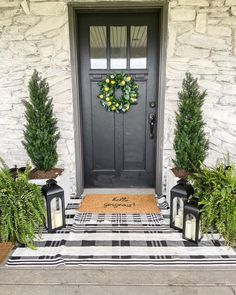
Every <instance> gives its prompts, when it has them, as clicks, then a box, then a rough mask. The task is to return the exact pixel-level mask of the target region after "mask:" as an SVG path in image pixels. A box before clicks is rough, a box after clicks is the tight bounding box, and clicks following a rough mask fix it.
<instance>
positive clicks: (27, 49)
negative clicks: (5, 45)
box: [9, 41, 38, 56]
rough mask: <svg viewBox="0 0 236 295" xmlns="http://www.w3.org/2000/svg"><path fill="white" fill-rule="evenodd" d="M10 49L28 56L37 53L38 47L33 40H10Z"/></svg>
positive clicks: (17, 53)
mask: <svg viewBox="0 0 236 295" xmlns="http://www.w3.org/2000/svg"><path fill="white" fill-rule="evenodd" d="M9 49H10V50H11V51H12V52H13V53H14V54H16V55H20V56H27V55H32V54H33V55H34V54H37V52H38V49H37V47H36V45H35V44H34V43H33V42H30V41H28V42H26V41H18V42H13V41H11V42H9Z"/></svg>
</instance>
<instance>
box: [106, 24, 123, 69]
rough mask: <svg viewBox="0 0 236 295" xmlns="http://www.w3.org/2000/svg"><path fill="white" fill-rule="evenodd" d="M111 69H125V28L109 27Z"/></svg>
mask: <svg viewBox="0 0 236 295" xmlns="http://www.w3.org/2000/svg"><path fill="white" fill-rule="evenodd" d="M110 47H111V65H110V66H111V69H126V68H127V27H126V26H122V27H119V26H111V27H110Z"/></svg>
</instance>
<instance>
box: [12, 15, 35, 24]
mask: <svg viewBox="0 0 236 295" xmlns="http://www.w3.org/2000/svg"><path fill="white" fill-rule="evenodd" d="M39 21H40V17H39V16H35V15H22V14H21V15H17V16H15V17H14V24H16V25H21V24H23V25H27V26H34V25H35V24H37V23H38V22H39Z"/></svg>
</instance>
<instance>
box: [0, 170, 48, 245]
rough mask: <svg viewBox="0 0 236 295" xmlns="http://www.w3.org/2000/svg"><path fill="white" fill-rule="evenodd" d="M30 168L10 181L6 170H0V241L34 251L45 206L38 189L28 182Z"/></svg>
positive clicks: (42, 223) (10, 178) (43, 218)
mask: <svg viewBox="0 0 236 295" xmlns="http://www.w3.org/2000/svg"><path fill="white" fill-rule="evenodd" d="M29 170H30V167H27V169H26V171H25V172H24V173H19V176H18V178H17V180H16V181H14V179H13V177H12V176H11V174H10V172H9V170H8V169H6V167H3V168H1V170H0V241H1V242H12V243H20V244H24V245H26V246H28V247H30V248H32V249H34V248H35V247H34V239H35V238H36V237H37V236H40V235H41V228H42V227H43V225H44V221H45V206H44V200H43V196H42V194H41V190H40V188H39V187H38V186H37V185H35V184H31V183H29V182H28V176H29Z"/></svg>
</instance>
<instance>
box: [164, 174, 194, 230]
mask: <svg viewBox="0 0 236 295" xmlns="http://www.w3.org/2000/svg"><path fill="white" fill-rule="evenodd" d="M193 192H194V190H193V187H192V186H191V185H190V184H189V183H188V182H187V181H186V180H184V179H180V180H179V181H178V182H177V185H175V186H174V187H173V188H172V189H171V191H170V227H172V228H174V229H177V230H180V231H182V229H183V213H184V201H186V200H187V198H188V197H189V196H191V195H192V194H193Z"/></svg>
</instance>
